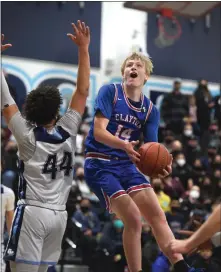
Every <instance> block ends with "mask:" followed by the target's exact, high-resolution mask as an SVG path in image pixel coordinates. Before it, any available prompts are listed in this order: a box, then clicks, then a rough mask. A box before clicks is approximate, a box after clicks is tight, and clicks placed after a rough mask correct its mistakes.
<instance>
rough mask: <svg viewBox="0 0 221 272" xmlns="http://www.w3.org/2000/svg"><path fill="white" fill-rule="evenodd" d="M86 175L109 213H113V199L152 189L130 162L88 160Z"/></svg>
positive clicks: (87, 180)
mask: <svg viewBox="0 0 221 272" xmlns="http://www.w3.org/2000/svg"><path fill="white" fill-rule="evenodd" d="M84 174H85V179H86V182H87V184H88V186H89V187H90V188H91V190H92V191H93V192H94V193H95V194H96V196H97V197H98V198H99V200H100V202H101V205H102V206H103V207H106V209H107V210H108V211H109V212H111V203H110V199H111V198H118V197H121V196H123V195H126V194H130V193H132V192H135V191H140V190H143V189H146V188H151V185H150V182H149V181H148V180H147V179H146V178H145V177H144V175H142V174H141V173H140V172H139V171H138V170H137V168H136V166H135V165H134V164H133V163H132V162H131V161H129V160H126V161H117V160H106V159H105V160H104V159H99V158H86V160H85V165H84Z"/></svg>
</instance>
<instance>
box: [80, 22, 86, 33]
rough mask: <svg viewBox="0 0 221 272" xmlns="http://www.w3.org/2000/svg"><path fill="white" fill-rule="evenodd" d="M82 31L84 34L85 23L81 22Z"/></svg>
mask: <svg viewBox="0 0 221 272" xmlns="http://www.w3.org/2000/svg"><path fill="white" fill-rule="evenodd" d="M81 25H82V30H83V32H84V33H85V34H86V25H85V22H82V24H81Z"/></svg>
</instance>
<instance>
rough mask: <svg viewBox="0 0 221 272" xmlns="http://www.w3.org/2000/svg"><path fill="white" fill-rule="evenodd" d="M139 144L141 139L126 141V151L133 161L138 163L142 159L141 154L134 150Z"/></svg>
mask: <svg viewBox="0 0 221 272" xmlns="http://www.w3.org/2000/svg"><path fill="white" fill-rule="evenodd" d="M138 144H139V141H132V142H125V147H124V151H126V153H127V155H128V156H129V158H130V159H131V160H132V162H133V163H135V164H136V163H138V162H139V161H140V154H139V153H138V152H137V151H135V150H134V147H135V146H136V145H138Z"/></svg>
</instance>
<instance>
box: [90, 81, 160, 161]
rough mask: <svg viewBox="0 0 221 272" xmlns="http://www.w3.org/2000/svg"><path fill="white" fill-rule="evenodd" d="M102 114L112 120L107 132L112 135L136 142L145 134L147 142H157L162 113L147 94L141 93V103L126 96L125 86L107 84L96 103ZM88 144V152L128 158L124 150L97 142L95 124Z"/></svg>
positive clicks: (102, 88) (100, 91)
mask: <svg viewBox="0 0 221 272" xmlns="http://www.w3.org/2000/svg"><path fill="white" fill-rule="evenodd" d="M99 111H100V112H101V113H102V114H103V115H104V116H105V117H106V118H107V119H109V123H108V125H107V130H108V131H109V132H110V133H111V134H112V135H115V136H117V137H119V138H120V139H122V140H125V141H137V140H139V139H140V136H141V133H143V135H144V141H145V142H157V141H158V127H159V111H158V110H157V108H156V107H155V106H154V105H153V103H152V102H151V101H150V100H149V99H148V98H147V97H146V96H145V95H143V94H141V101H140V102H134V101H132V100H130V99H129V98H128V97H127V96H126V93H125V91H124V90H123V85H122V84H109V85H104V86H102V87H101V89H100V90H99V93H98V96H97V98H96V101H95V114H96V113H97V112H99ZM85 145H86V153H87V152H96V153H102V154H105V155H110V156H113V157H119V158H128V156H127V154H126V152H125V151H123V150H121V149H114V148H112V147H109V146H107V145H104V144H102V143H100V142H97V141H96V140H95V138H94V122H93V123H92V125H91V128H90V131H89V134H88V137H87V139H86V142H85ZM128 159H129V158H128Z"/></svg>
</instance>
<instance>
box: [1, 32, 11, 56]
mask: <svg viewBox="0 0 221 272" xmlns="http://www.w3.org/2000/svg"><path fill="white" fill-rule="evenodd" d="M4 38H5V35H4V34H2V38H1V52H3V51H5V50H6V49H8V48H9V47H12V45H11V44H10V43H7V44H3V41H4Z"/></svg>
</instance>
